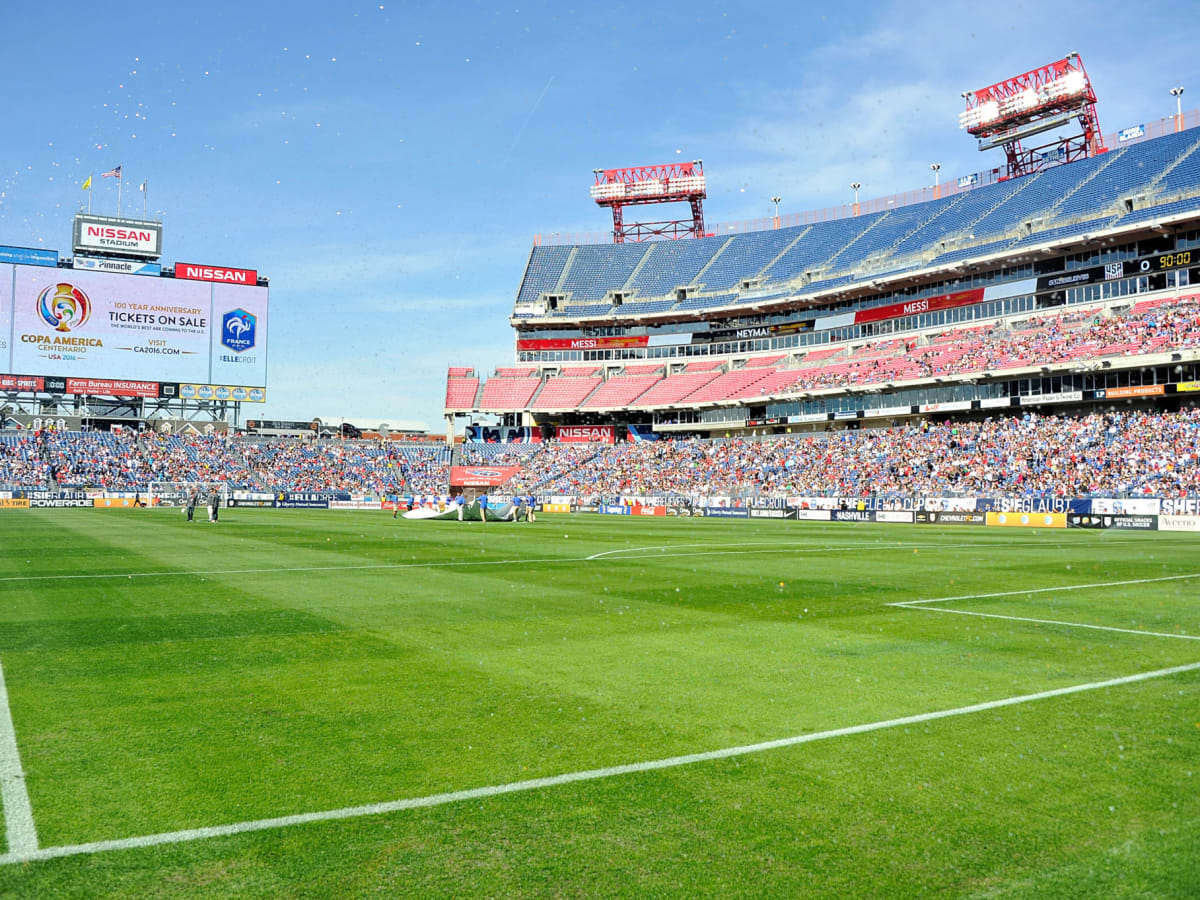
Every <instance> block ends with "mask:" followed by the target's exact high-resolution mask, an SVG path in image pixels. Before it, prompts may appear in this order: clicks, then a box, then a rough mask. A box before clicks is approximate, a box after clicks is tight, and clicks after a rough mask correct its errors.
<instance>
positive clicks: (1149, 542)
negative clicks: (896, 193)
mask: <svg viewBox="0 0 1200 900" xmlns="http://www.w3.org/2000/svg"><path fill="white" fill-rule="evenodd" d="M1198 538H1200V536H1195V535H1186V534H1173V533H1158V534H1146V533H1133V532H1114V531H1110V532H1100V531H1084V530H1079V531H1065V530H1059V531H1052V530H1033V529H1028V530H1025V529H990V528H989V529H984V528H978V529H976V528H966V527H963V528H944V529H943V528H936V527H916V526H889V525H869V524H828V525H827V524H819V523H798V522H777V521H762V522H758V521H752V522H729V521H716V520H685V519H679V520H676V519H655V520H651V519H643V520H639V519H633V518H618V517H603V516H565V515H560V516H553V515H543V516H542V517H541V518H540V519H539V521H537V522H536V523H533V524H528V525H526V524H520V525H513V524H508V523H489V524H487V525H481V524H479V523H461V524H460V523H457V522H409V521H404V520H393V519H392V518H391V517H390V515H388V514H387V513H378V512H375V513H370V512H363V513H355V512H344V513H337V512H303V511H258V510H239V509H231V510H228V511H224V512H223V516H222V520H221V522H220V523H218V524H217V525H210V524H208V523H207V522H199V521H197V522H195V523H191V524H189V523H187V522H186V521H184V519H183V517H182V516H180V515H179V513H178V511H169V510H129V511H116V512H102V511H94V510H46V511H41V510H36V511H34V510H30V511H11V512H9V511H4V512H0V667H2V672H3V685H4V688H5V694H4V700H5V702H4V704H3V706H4V708H3V709H0V776H2V784H3V803H4V813H5V825H6V836H7V852H6V854H5V855H4V856H2V857H0V862H2V863H3V865H0V895H4V896H30V897H52V896H83V895H86V896H95V895H111V896H126V897H128V896H138V897H158V896H211V895H237V896H263V897H271V896H280V895H304V896H364V895H367V896H370V895H377V896H396V895H422V896H427V895H444V896H464V895H468V896H478V895H486V896H500V895H518V894H521V895H554V896H588V897H591V896H605V895H624V896H697V895H745V896H774V897H783V896H839V897H844V896H848V895H855V896H861V895H870V896H889V897H890V896H905V895H927V894H934V893H937V894H945V895H968V896H971V895H974V896H980V895H986V896H989V897H992V896H999V897H1007V896H1021V897H1024V896H1037V897H1045V896H1063V897H1068V896H1069V897H1080V896H1089V897H1096V896H1105V897H1112V896H1139V897H1140V896H1168V897H1169V896H1178V897H1187V896H1196V895H1198V894H1200V853H1198V852H1197V847H1200V539H1198ZM897 604H899V605H897ZM9 722H11V725H9ZM22 771H23V773H24V777H21V775H20V773H21V772H22Z"/></svg>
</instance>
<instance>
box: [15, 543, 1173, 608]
mask: <svg viewBox="0 0 1200 900" xmlns="http://www.w3.org/2000/svg"><path fill="white" fill-rule="evenodd" d="M1117 543H1126V544H1127V543H1137V542H1136V541H1107V542H1106V544H1105V545H1106V546H1107V545H1109V544H1117ZM1018 545H1020V546H1028V545H1033V546H1037V547H1045V548H1047V549H1054V548H1058V547H1061V546H1063V545H1061V544H1048V543H1047V542H1045V541H1009V542H1008V543H1006V544H1005V545H1004V546H1006V547H1011V546H1018ZM663 546H664V548H669V547H678V546H684V547H687V546H706V545H704V544H664V545H663ZM766 546H767V547H776V548H778V549H774V550H772V549H761V550H708V551H699V552H694V553H653V554H648V555H645V556H626V557H621V556H616V557H602V556H595V555H593V556H551V557H546V558H545V559H531V558H528V557H521V558H517V559H476V560H466V559H464V560H452V561H449V562H415V563H361V564H357V565H354V564H352V565H331V566H276V567H271V568H254V569H207V570H205V569H175V570H169V569H168V570H164V571H161V572H105V573H98V574H92V573H77V574H69V575H5V576H0V584H5V583H10V582H28V581H90V580H97V581H100V580H105V579H110V578H191V577H198V576H205V575H273V574H288V573H292V572H361V571H371V570H376V569H378V570H393V569H453V568H456V567H460V566H461V567H467V566H513V565H528V564H530V563H537V564H542V563H582V562H596V561H604V562H620V561H621V560H622V559H670V558H672V557H690V556H728V555H730V554H749V555H754V554H759V553H834V552H838V553H849V552H852V551H854V550H943V549H955V548H963V547H977V546H978V547H984V548H986V547H989V546H990V545H988V544H979V543H964V544H937V543H931V544H890V543H888V542H886V541H869V542H864V543H861V544H854V545H852V546H842V547H807V546H805V545H794V544H793V545H789V544H787V543H786V542H784V543H781V542H776V541H772V542H770V543H769V544H767V545H766ZM1073 546H1074V545H1073ZM653 549H655V548H653V547H630V548H624V552H633V551H635V550H653ZM1173 577H1178V578H1192V577H1196V576H1192V575H1180V576H1173ZM1064 590H1065V589H1064ZM1013 593H1018V594H1023V593H1036V592H1035V591H1014V592H1013ZM996 596H1001V595H996ZM941 599H944V600H964V599H970V598H966V597H945V598H941ZM905 602H906V603H939V602H941V600H909V601H905ZM896 605H898V604H896Z"/></svg>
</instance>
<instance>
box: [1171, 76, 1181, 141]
mask: <svg viewBox="0 0 1200 900" xmlns="http://www.w3.org/2000/svg"><path fill="white" fill-rule="evenodd" d="M1171 96H1172V97H1174V98H1175V130H1176V131H1183V85H1182V84H1181V85H1179V86H1178V87H1173V88H1171Z"/></svg>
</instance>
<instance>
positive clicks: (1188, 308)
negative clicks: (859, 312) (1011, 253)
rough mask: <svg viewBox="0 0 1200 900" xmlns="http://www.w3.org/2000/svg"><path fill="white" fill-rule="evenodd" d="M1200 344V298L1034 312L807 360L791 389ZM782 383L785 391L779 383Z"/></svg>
mask: <svg viewBox="0 0 1200 900" xmlns="http://www.w3.org/2000/svg"><path fill="white" fill-rule="evenodd" d="M1198 342H1200V302H1198V300H1197V298H1196V297H1191V296H1189V297H1185V298H1181V299H1179V300H1176V301H1168V302H1164V303H1162V304H1161V305H1157V306H1153V307H1151V308H1146V309H1138V308H1137V307H1134V308H1133V309H1132V310H1130V312H1129V313H1128V314H1126V315H1107V314H1104V313H1102V312H1100V311H1097V310H1076V309H1072V310H1064V311H1062V312H1059V313H1055V314H1046V315H1041V316H1034V317H1032V318H1030V319H1026V320H1024V321H1023V322H1020V323H1018V324H1017V325H1016V326H1015V327H1010V326H1008V325H1006V324H1005V323H1003V322H997V323H995V324H992V325H987V326H982V327H975V328H966V329H961V328H960V329H956V330H952V331H947V332H944V333H943V334H942V335H940V336H935V337H934V338H933V339H932V340H930V341H928V342H927V343H921V342H919V341H918V340H916V339H915V338H909V339H901V338H892V339H886V340H877V341H869V342H867V343H865V344H863V345H862V346H860V347H858V348H856V349H855V350H853V351H852V352H847V353H846V355H842V356H823V358H822V360H821V362H820V365H816V364H814V365H811V366H805V365H804V363H803V360H801V364H800V368H798V369H796V370H795V372H796V377H795V380H794V382H793V383H792V384H791V385H790V387H788V388H787V390H796V391H806V390H821V389H825V388H838V387H847V386H859V385H871V384H883V383H887V382H898V381H908V380H913V379H920V378H934V377H937V376H943V375H964V374H970V373H973V372H987V371H999V370H1003V369H1012V368H1024V367H1029V366H1044V365H1054V364H1055V363H1063V362H1070V361H1073V360H1077V359H1088V360H1094V359H1103V358H1105V357H1112V356H1143V355H1146V354H1149V353H1163V352H1167V351H1170V350H1177V349H1180V348H1184V347H1195V346H1196V344H1197V343H1198ZM775 389H778V386H776V388H775Z"/></svg>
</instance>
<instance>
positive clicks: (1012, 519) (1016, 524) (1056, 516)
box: [986, 512, 1067, 528]
mask: <svg viewBox="0 0 1200 900" xmlns="http://www.w3.org/2000/svg"><path fill="white" fill-rule="evenodd" d="M986 515H987V524H988V526H989V527H993V528H994V527H1002V528H1066V527H1067V514H1066V513H1049V512H1048V513H1002V512H1001V513H998V512H990V513H986Z"/></svg>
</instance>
